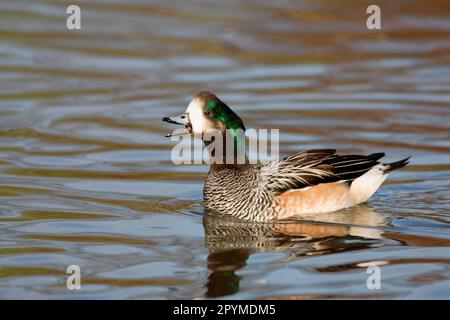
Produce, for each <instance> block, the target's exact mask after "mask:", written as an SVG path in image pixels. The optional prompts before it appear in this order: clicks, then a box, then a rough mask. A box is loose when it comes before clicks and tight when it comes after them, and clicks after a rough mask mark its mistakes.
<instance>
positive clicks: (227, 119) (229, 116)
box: [162, 91, 245, 137]
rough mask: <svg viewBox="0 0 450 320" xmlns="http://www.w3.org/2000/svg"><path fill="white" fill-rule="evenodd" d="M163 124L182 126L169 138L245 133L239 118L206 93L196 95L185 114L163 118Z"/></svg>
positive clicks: (211, 94) (217, 99) (221, 102)
mask: <svg viewBox="0 0 450 320" xmlns="http://www.w3.org/2000/svg"><path fill="white" fill-rule="evenodd" d="M162 120H163V121H165V122H169V123H174V124H179V125H184V129H178V130H175V131H174V132H173V133H172V134H169V135H167V136H168V137H170V136H181V135H195V136H200V137H203V135H204V134H205V133H206V132H207V131H208V130H219V131H221V132H222V133H224V134H225V133H226V130H227V129H229V131H230V133H231V134H232V135H235V134H236V132H237V130H239V129H242V130H244V131H245V128H244V124H243V123H242V120H241V118H239V117H238V115H237V114H236V113H234V112H233V110H231V109H230V107H228V106H227V105H226V104H225V103H224V102H223V101H221V100H220V99H219V98H217V96H216V95H215V94H213V93H211V92H208V91H202V92H199V93H197V94H196V95H195V96H194V98H193V99H192V101H191V102H190V103H189V105H188V107H187V109H186V112H185V113H183V114H181V115H179V116H176V117H165V118H163V119H162Z"/></svg>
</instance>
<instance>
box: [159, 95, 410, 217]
mask: <svg viewBox="0 0 450 320" xmlns="http://www.w3.org/2000/svg"><path fill="white" fill-rule="evenodd" d="M162 120H163V121H164V122H168V123H171V124H175V125H181V126H184V128H180V129H178V130H175V131H174V132H175V133H176V134H175V135H177V136H185V135H189V136H194V137H197V138H200V139H202V140H203V143H204V144H205V146H206V147H207V148H208V146H210V145H211V144H212V143H211V139H206V138H205V137H206V136H207V133H208V132H209V131H215V132H219V133H222V134H223V137H225V136H227V137H228V136H230V135H231V136H232V137H233V139H234V142H235V143H236V144H239V141H236V140H240V139H242V138H241V136H240V135H237V134H236V132H238V131H245V126H244V123H243V121H242V119H241V118H240V117H239V116H238V115H237V114H236V113H235V112H234V111H233V110H232V109H231V108H230V107H229V106H228V105H227V104H226V103H225V102H223V101H222V100H220V99H219V98H218V97H217V96H216V95H215V94H213V93H211V92H209V91H201V92H199V93H197V94H196V95H195V96H194V97H193V99H192V100H191V102H190V103H189V105H188V106H187V109H186V111H185V112H184V113H183V114H181V115H179V116H174V117H164V118H163V119H162ZM167 136H171V134H169V135H167ZM236 144H234V146H235V145H236ZM225 145H226V144H225V143H223V146H225ZM224 148H225V149H226V147H224ZM234 149H236V148H235V147H234ZM208 151H209V152H210V156H211V157H212V158H213V160H212V161H211V162H210V167H209V172H208V174H207V176H206V179H205V183H204V187H203V204H204V206H205V207H206V209H207V210H208V211H209V212H213V213H217V214H219V215H225V216H229V217H233V218H237V219H240V220H247V221H252V222H261V223H266V222H274V221H281V220H286V219H296V218H298V217H299V218H302V217H314V215H319V214H323V213H332V212H335V211H339V210H341V209H345V208H349V207H352V206H355V205H358V204H361V203H365V202H367V201H368V200H369V198H370V197H371V196H372V195H373V194H374V193H375V192H376V191H377V190H378V189H379V188H380V186H381V185H382V183H383V182H384V181H385V179H386V178H387V176H388V175H389V174H390V173H391V172H392V171H394V170H397V169H400V168H402V167H404V166H405V165H407V164H408V163H409V159H410V157H407V158H404V159H402V160H399V161H395V162H390V163H382V162H380V161H379V160H380V159H381V158H382V157H384V156H385V154H384V153H382V152H379V153H372V154H369V155H358V154H344V155H339V154H337V153H336V152H337V151H336V150H335V149H311V150H305V151H300V152H298V153H295V154H292V155H289V156H287V157H284V158H282V159H279V160H275V161H271V162H268V163H264V164H261V163H256V164H255V163H249V162H248V161H244V162H243V163H242V162H238V161H235V160H236V159H235V158H236V157H235V158H233V160H232V161H224V159H223V157H224V155H223V154H221V155H218V156H217V154H216V153H215V151H214V148H212V149H211V148H209V149H208ZM226 151H227V150H225V152H224V154H226ZM219 160H220V161H219Z"/></svg>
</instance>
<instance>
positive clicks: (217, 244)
mask: <svg viewBox="0 0 450 320" xmlns="http://www.w3.org/2000/svg"><path fill="white" fill-rule="evenodd" d="M386 224H387V221H386V219H385V217H384V216H383V215H382V214H380V213H377V212H375V211H374V210H372V209H371V208H370V207H368V206H367V205H359V206H356V207H353V208H350V209H346V210H342V211H339V212H334V213H328V214H320V215H315V216H314V217H302V220H301V221H300V220H290V221H284V222H281V223H270V224H262V223H250V222H244V221H237V220H233V219H230V218H226V217H219V216H217V215H213V214H206V215H205V217H204V219H203V226H204V229H205V243H206V247H207V248H208V250H209V256H208V268H209V269H211V270H212V272H211V274H210V275H209V277H208V282H207V284H206V287H207V291H206V294H205V295H206V296H207V297H220V296H225V295H230V294H233V293H236V292H238V291H239V281H240V277H239V276H238V275H237V274H236V271H237V270H239V269H242V268H244V267H245V266H246V264H247V259H248V258H249V257H250V255H251V254H252V253H255V252H264V251H268V252H280V251H289V252H290V253H292V255H293V256H294V257H296V258H299V257H301V256H305V255H308V256H310V255H320V254H326V253H330V252H335V251H337V250H340V251H342V250H355V249H361V248H366V247H367V246H369V245H371V242H370V241H369V242H367V241H366V242H364V241H362V240H364V239H368V240H373V239H381V238H382V234H381V231H380V230H379V229H378V228H377V227H380V226H384V225H386ZM352 238H356V239H359V240H361V241H358V242H356V243H355V242H353V243H351V242H348V241H342V240H345V239H352ZM350 243H351V244H350Z"/></svg>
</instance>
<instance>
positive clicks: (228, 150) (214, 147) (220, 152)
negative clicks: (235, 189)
mask: <svg viewBox="0 0 450 320" xmlns="http://www.w3.org/2000/svg"><path fill="white" fill-rule="evenodd" d="M221 140H222V141H221V143H220V142H219V141H214V140H213V141H209V142H205V145H206V149H207V150H208V152H209V156H210V159H211V162H210V164H211V170H220V169H225V168H228V169H231V168H233V169H242V168H244V167H247V166H248V165H249V161H248V158H247V154H246V151H245V136H244V135H242V136H241V135H238V136H233V137H231V139H230V137H228V139H227V138H226V137H225V136H223V138H222V139H221Z"/></svg>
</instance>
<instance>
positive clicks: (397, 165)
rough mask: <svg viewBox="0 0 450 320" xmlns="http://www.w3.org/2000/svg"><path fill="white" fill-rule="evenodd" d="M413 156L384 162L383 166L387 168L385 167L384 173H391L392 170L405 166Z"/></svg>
mask: <svg viewBox="0 0 450 320" xmlns="http://www.w3.org/2000/svg"><path fill="white" fill-rule="evenodd" d="M410 158H411V157H408V158H405V159H402V160H399V161H396V162H391V163H383V166H385V168H384V169H383V173H385V174H386V173H389V172H391V171H394V170H397V169H400V168H402V167H404V166H406V165H407V164H408V163H409V159H410Z"/></svg>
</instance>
